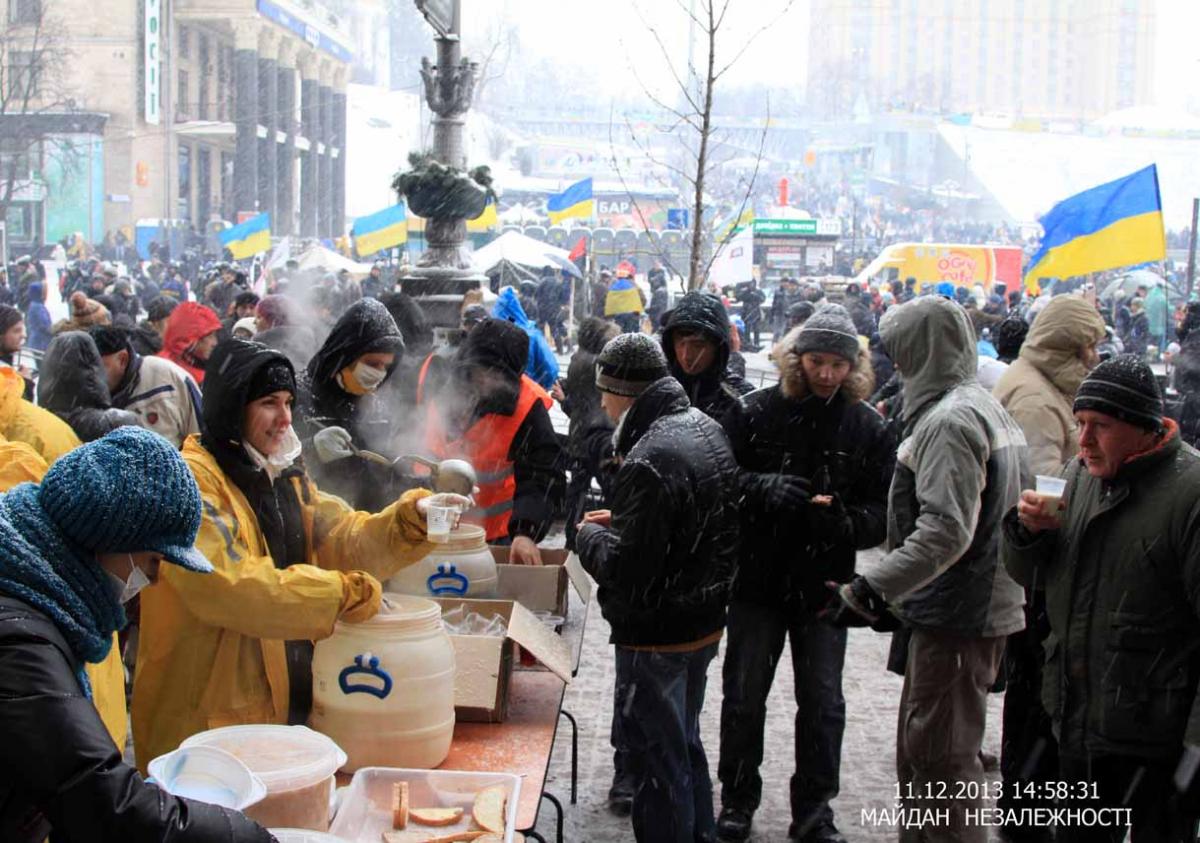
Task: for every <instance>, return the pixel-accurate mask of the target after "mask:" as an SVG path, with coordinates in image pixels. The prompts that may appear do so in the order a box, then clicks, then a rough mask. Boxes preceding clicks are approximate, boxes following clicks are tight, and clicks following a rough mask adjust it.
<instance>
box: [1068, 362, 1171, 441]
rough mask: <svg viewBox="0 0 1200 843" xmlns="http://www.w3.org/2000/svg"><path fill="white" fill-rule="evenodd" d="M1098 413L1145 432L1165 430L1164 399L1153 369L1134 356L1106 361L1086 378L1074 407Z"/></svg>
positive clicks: (1074, 408) (1076, 394)
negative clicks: (1163, 427)
mask: <svg viewBox="0 0 1200 843" xmlns="http://www.w3.org/2000/svg"><path fill="white" fill-rule="evenodd" d="M1072 409H1073V411H1074V412H1076V413H1078V412H1079V411H1080V410H1094V411H1095V412H1097V413H1104V414H1105V415H1106V416H1112V417H1113V418H1117V419H1120V420H1121V421H1123V422H1128V423H1129V424H1133V425H1137V426H1138V427H1141V428H1144V429H1145V430H1150V431H1157V430H1160V429H1161V428H1162V417H1163V399H1162V392H1161V391H1160V390H1159V388H1158V381H1157V380H1156V379H1155V377H1154V372H1153V371H1152V370H1151V368H1150V366H1149V365H1148V364H1147V363H1146V362H1145V361H1144V360H1142V359H1141V358H1140V357H1138V356H1137V355H1134V354H1122V355H1120V356H1117V357H1114V358H1112V359H1111V360H1105V361H1104V362H1103V363H1101V364H1100V365H1099V366H1097V367H1096V368H1094V369H1092V371H1091V372H1090V373H1089V374H1088V376H1087V377H1086V378H1084V379H1083V383H1082V384H1080V386H1079V391H1078V392H1077V393H1075V404H1074V407H1073V408H1072Z"/></svg>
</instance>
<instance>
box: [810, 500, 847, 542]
mask: <svg viewBox="0 0 1200 843" xmlns="http://www.w3.org/2000/svg"><path fill="white" fill-rule="evenodd" d="M829 498H830V501H829V504H828V505H821V504H818V503H814V504H812V506H810V507H809V517H810V519H811V523H812V525H813V529H814V530H816V531H817V534H818V537H819V538H822V539H829V540H832V541H837V542H849V543H853V542H854V522H853V521H852V520H850V513H848V512H847V511H846V505H845V504H843V503H842V499H841V498H840V497H838V496H837V495H836V494H832V495H830V496H829Z"/></svg>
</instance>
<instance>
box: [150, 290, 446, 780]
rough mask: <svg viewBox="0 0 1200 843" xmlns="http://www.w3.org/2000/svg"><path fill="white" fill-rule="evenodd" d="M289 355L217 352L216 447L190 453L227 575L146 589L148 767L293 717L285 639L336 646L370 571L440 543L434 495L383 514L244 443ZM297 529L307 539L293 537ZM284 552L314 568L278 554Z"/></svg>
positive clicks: (211, 553) (200, 542)
mask: <svg viewBox="0 0 1200 843" xmlns="http://www.w3.org/2000/svg"><path fill="white" fill-rule="evenodd" d="M181 306H182V305H181ZM285 359H286V358H284V357H283V355H281V354H279V353H278V352H274V351H269V350H268V349H265V348H263V347H262V346H260V345H257V344H254V343H248V342H244V341H241V340H230V341H228V342H226V343H222V344H221V345H220V346H218V347H217V350H216V351H215V352H214V353H213V360H214V362H215V364H216V365H218V366H220V367H221V377H220V378H214V379H213V380H212V381H210V382H209V383H207V384H205V388H204V425H205V433H204V439H203V442H202V441H201V439H200V437H197V436H190V437H188V439H187V441H186V442H185V443H184V446H183V458H184V461H185V462H187V464H188V468H190V469H191V470H192V473H193V474H194V475H195V477H196V482H197V483H198V484H199V486H200V495H201V499H202V503H203V515H202V521H201V524H200V533H199V535H198V536H197V537H196V547H197V548H198V549H199V550H200V552H202V553H203V554H204V555H205V556H206V557H207V558H208V559H209V561H210V562H212V565H213V568H214V569H215V570H214V572H213V573H212V574H204V575H201V574H192V573H190V572H189V571H185V570H184V569H182V568H179V567H178V566H175V565H164V566H162V569H161V570H160V572H159V578H160V581H159V583H158V584H157V585H156V586H155V587H154V588H149V589H146V590H145V591H144V592H142V617H141V621H142V634H141V638H140V643H139V647H138V663H137V671H136V674H135V675H136V678H135V680H134V694H133V734H134V742H135V746H136V748H137V760H138V766H139V767H141V768H142V769H145V765H146V764H147V762H149V761H150V760H151V759H152V758H154V757H156V756H158V755H161V754H163V753H164V752H169V751H171V750H172V749H174V748H175V747H177V746H178V745H179V744H180V742H181V741H183V740H184V739H185V738H187V737H189V736H191V735H194V734H196V733H197V732H201V731H204V730H205V729H210V728H213V727H215V726H228V725H233V724H239V723H286V722H288V715H289V708H290V706H291V703H292V699H291V697H292V688H291V684H290V680H289V676H290V672H289V667H292V668H293V669H295V667H296V666H294V665H290V664H289V661H288V656H287V653H288V651H287V650H286V648H285V642H289V643H290V642H311V641H317V640H320V639H322V638H326V637H328V636H329V635H330V634H332V633H333V627H334V623H335V622H336V621H337V619H338V616H339V615H340V614H341V613H342V612H344V611H346V610H347V609H350V608H353V607H355V606H356V605H357V603H358V601H360V600H361V599H362V595H363V590H362V586H361V581H362V579H363V577H364V572H365V574H367V575H370V576H374V577H377V578H378V579H381V580H382V579H386V578H388V577H390V576H392V575H393V574H394V573H395V572H396V571H398V570H399V569H400V568H402V567H404V566H405V565H410V564H412V563H413V562H415V561H417V560H418V559H421V558H422V557H424V556H425V555H426V554H427V553H428V552H429V550H430V549H431V548H432V545H430V544H428V543H426V542H425V524H424V521H423V520H422V519H421V517H420V516H419V515H418V513H417V510H416V501H417V499H418V498H419V497H421V496H423V495H426V494H428V492H426V491H424V490H416V491H413V492H409V493H406V494H405V495H404V496H403V497H401V499H400V500H399V501H397V502H396V503H394V504H393V505H391V506H390V507H388V508H387V509H385V510H383V511H382V512H380V513H379V514H378V515H370V514H368V513H365V512H355V511H353V510H351V509H350V508H349V507H348V506H347V505H346V503H345V502H344V501H342V500H341V498H337V497H334V496H333V495H327V494H324V493H323V492H321V491H320V490H319V489H318V488H317V487H316V486H315V485H314V484H313V483H312V481H311V480H309V478H308V476H307V475H306V474H305V473H304V470H303V466H302V464H300V463H296V464H294V465H293V466H291V467H289V468H287V469H285V470H284V472H283V474H282V476H280V477H278V478H277V479H276V480H275V481H274V482H272V481H271V480H270V478H268V476H267V474H266V472H265V471H264V470H262V469H259V468H258V467H257V466H255V465H254V464H253V463H252V462H251V461H250V459H249V457H248V456H247V455H246V452H245V450H244V448H243V446H242V444H241V441H242V432H241V419H242V411H243V408H244V406H245V403H246V401H245V398H246V392H247V390H248V389H249V385H250V382H251V380H252V379H253V377H254V374H255V373H256V372H257V371H258V370H259V369H260V368H262V367H263V366H266V365H269V364H271V363H273V362H275V361H279V360H285ZM285 509H286V510H287V511H284V510H285ZM289 514H290V516H291V517H289ZM260 519H261V520H262V521H269V522H270V523H267V524H264V523H260ZM281 520H282V522H283V523H282V524H279V523H278V522H279V521H281ZM297 523H298V524H300V525H302V526H301V528H300V530H299V532H298V534H292V533H290V532H289V533H288V534H287V535H282V536H281V535H280V532H281V531H283V530H286V529H287V527H288V525H294V524H297ZM273 537H277V538H275V539H274V540H273ZM273 545H274V546H275V547H282V549H281V550H280V551H279V553H283V552H288V553H294V555H295V558H297V559H299V560H303V561H300V562H293V560H290V559H284V558H279V553H276V552H273V549H272V548H273ZM289 563H291V564H289ZM309 682H310V683H311V679H310V680H309ZM310 686H311V685H310Z"/></svg>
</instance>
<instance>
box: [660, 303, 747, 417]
mask: <svg viewBox="0 0 1200 843" xmlns="http://www.w3.org/2000/svg"><path fill="white" fill-rule="evenodd" d="M666 320H667V323H666V325H665V326H664V327H663V332H662V349H663V354H665V355H666V357H667V365H668V367H669V369H670V374H671V376H672V377H674V378H675V379H676V380H677V381H679V383H680V384H681V385H682V386H683V390H684V392H685V393H686V394H687V397H688V400H689V401H691V404H692V406H693V407H695V408H696V409H698V410H700V412H702V413H704V414H705V415H707V416H708V417H709V418H712V419H716V420H717V421H718V422H721V421H724V419H725V417H726V416H727V415H728V414H729V413H730V412H732V411H733V410H734V409H735V408H736V407H737V404H738V399H740V398H741V396H743V395H745V394H747V393H748V392H750V391H751V390H752V389H753V387H751V386H750V384H748V383H747V382H746V381H745V379H744V378H741V377H739V376H737V375H735V374H733V373H731V372H730V371H729V353H730V350H731V344H730V343H731V337H730V327H729V314H728V313H727V312H726V310H725V305H723V304H721V300H720V299H719V298H717V297H716V296H712V295H709V294H707V293H700V292H691V293H688V294H687V295H686V296H684V297H683V298H682V299H680V300H679V304H677V305H676V306H675V309H674V310H670V311H668V312H667V314H666Z"/></svg>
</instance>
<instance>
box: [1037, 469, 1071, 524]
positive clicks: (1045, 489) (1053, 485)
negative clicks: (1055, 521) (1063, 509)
mask: <svg viewBox="0 0 1200 843" xmlns="http://www.w3.org/2000/svg"><path fill="white" fill-rule="evenodd" d="M1066 490H1067V481H1066V480H1063V479H1062V478H1061V477H1048V476H1047V475H1045V474H1039V475H1038V476H1037V486H1036V487H1035V489H1034V491H1035V492H1036V493H1037V496H1038V499H1039V500H1040V501H1041V502H1042V512H1043V513H1045V514H1046V515H1055V514H1057V513H1058V505H1059V504H1060V503H1061V502H1062V496H1063V492H1065V491H1066Z"/></svg>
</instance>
